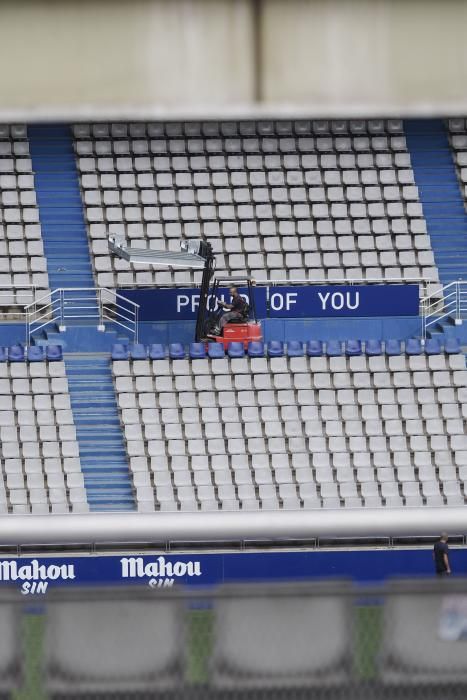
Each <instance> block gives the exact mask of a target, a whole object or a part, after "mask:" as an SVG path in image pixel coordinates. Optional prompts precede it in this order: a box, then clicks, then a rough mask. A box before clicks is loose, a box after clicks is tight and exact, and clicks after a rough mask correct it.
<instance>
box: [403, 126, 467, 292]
mask: <svg viewBox="0 0 467 700" xmlns="http://www.w3.org/2000/svg"><path fill="white" fill-rule="evenodd" d="M404 130H405V134H406V138H407V146H408V149H409V151H410V157H411V161H412V168H413V171H414V175H415V182H416V184H417V186H418V190H419V195H420V201H421V203H422V207H423V213H424V216H425V219H426V224H427V229H428V233H429V235H430V238H431V245H432V248H433V253H434V256H435V261H436V265H437V267H438V270H439V275H440V279H441V282H442V283H443V284H448V283H449V282H452V281H453V280H457V279H467V213H466V211H465V206H464V200H463V197H462V193H461V191H460V187H459V181H458V179H457V173H456V167H455V164H454V160H453V154H452V150H451V148H450V146H449V141H448V134H447V130H446V127H445V125H444V123H443V121H442V120H441V119H413V120H407V121H405V122H404Z"/></svg>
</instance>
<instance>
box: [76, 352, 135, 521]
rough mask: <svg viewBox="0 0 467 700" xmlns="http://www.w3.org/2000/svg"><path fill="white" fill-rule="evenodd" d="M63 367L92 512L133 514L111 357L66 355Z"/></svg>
mask: <svg viewBox="0 0 467 700" xmlns="http://www.w3.org/2000/svg"><path fill="white" fill-rule="evenodd" d="M65 366H66V372H67V378H68V386H69V391H70V398H71V408H72V410H73V418H74V421H75V425H76V432H77V437H78V442H79V454H80V460H81V468H82V470H83V474H84V484H85V486H86V491H87V497H88V502H89V505H90V508H91V510H92V511H129V510H134V509H135V500H134V497H133V489H132V484H131V478H130V473H129V469H128V459H127V454H126V450H125V445H124V442H123V436H122V431H121V426H120V419H119V413H118V407H117V402H116V398H115V391H114V386H113V381H112V374H111V368H110V358H109V356H108V355H107V354H106V355H98V354H90V353H68V354H66V355H65Z"/></svg>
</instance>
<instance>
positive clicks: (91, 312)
mask: <svg viewBox="0 0 467 700" xmlns="http://www.w3.org/2000/svg"><path fill="white" fill-rule="evenodd" d="M24 312H25V316H26V344H27V345H29V344H30V343H31V338H32V336H33V334H34V333H37V332H38V331H40V330H43V329H44V328H46V327H50V326H51V325H52V324H57V325H58V327H59V329H60V330H62V331H63V330H66V326H67V324H68V323H69V322H72V323H73V322H77V321H80V322H84V323H87V322H90V323H92V322H95V323H96V325H97V328H98V329H99V330H105V323H106V322H109V323H112V324H115V325H117V326H118V327H119V328H122V329H123V330H125V331H126V332H127V333H129V334H130V336H131V337H132V339H133V341H134V342H135V343H137V342H138V315H139V305H138V304H136V303H135V302H133V301H130V300H129V299H127V298H126V297H124V296H123V295H121V294H119V293H118V292H116V291H115V290H113V289H105V288H97V289H95V288H94V287H67V288H60V289H54V290H53V291H51V292H48V293H47V294H44V295H43V296H42V297H40V298H39V299H34V301H33V302H32V303H31V304H29V305H27V306H26V307H25V309H24Z"/></svg>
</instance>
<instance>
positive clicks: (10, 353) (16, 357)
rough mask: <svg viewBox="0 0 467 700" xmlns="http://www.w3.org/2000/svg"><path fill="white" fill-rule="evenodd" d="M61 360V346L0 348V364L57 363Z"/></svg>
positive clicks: (13, 346)
mask: <svg viewBox="0 0 467 700" xmlns="http://www.w3.org/2000/svg"><path fill="white" fill-rule="evenodd" d="M62 359H63V352H62V346H61V345H47V346H46V347H42V346H41V345H29V346H28V347H27V348H25V347H24V346H23V345H12V346H11V347H0V362H44V360H48V361H49V362H59V361H60V360H62Z"/></svg>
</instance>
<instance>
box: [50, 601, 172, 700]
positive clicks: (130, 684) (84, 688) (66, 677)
mask: <svg viewBox="0 0 467 700" xmlns="http://www.w3.org/2000/svg"><path fill="white" fill-rule="evenodd" d="M181 615H182V613H181V609H180V602H179V601H177V600H174V599H173V598H172V599H171V598H168V597H167V596H164V597H160V598H159V597H158V598H157V600H156V599H154V597H153V596H148V595H144V596H138V599H137V600H128V594H127V595H126V596H120V597H119V596H118V594H117V593H115V594H114V597H113V599H112V596H111V597H110V600H109V596H108V595H107V592H106V595H102V593H101V592H98V591H89V594H88V595H87V596H86V600H84V599H82V600H80V599H78V600H76V598H75V600H67V599H66V597H65V596H63V597H62V599H60V598H58V599H57V600H56V601H55V602H53V603H50V604H49V605H48V606H47V611H46V636H45V650H44V655H45V670H46V688H47V690H48V692H49V693H53V694H57V693H60V695H61V696H62V697H67V696H68V695H73V693H74V692H78V694H81V693H83V692H84V693H87V694H91V695H93V696H95V697H100V696H104V695H108V694H109V693H111V694H112V693H114V692H117V691H118V692H125V693H127V694H128V695H130V694H132V693H138V692H139V693H141V692H143V693H144V692H146V693H148V692H150V693H154V692H157V691H160V692H162V691H167V690H169V689H172V690H173V689H175V688H177V687H179V686H180V683H181V674H182V669H183V643H184V642H183V624H182V617H181Z"/></svg>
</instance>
